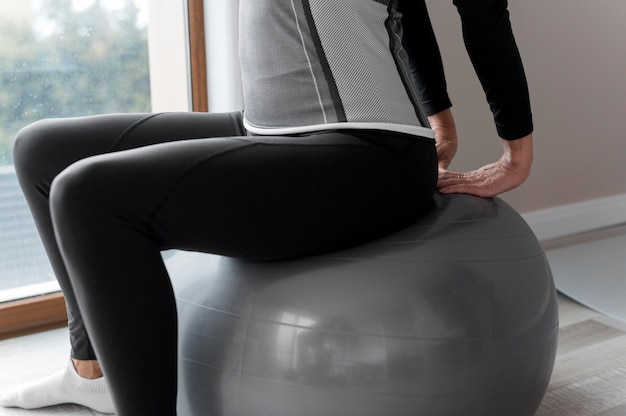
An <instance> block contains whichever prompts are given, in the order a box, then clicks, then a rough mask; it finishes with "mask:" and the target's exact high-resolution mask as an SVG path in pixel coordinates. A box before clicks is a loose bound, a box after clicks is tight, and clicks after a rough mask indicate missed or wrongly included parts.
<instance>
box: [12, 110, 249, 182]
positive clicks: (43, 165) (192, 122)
mask: <svg viewBox="0 0 626 416" xmlns="http://www.w3.org/2000/svg"><path fill="white" fill-rule="evenodd" d="M242 134H244V132H243V127H242V126H241V113H224V114H208V113H182V112H181V113H155V114H140V113H135V114H108V115H97V116H87V117H74V118H59V119H46V120H41V121H38V122H36V123H33V124H31V125H29V126H27V127H25V128H24V129H22V130H21V131H20V132H19V133H18V135H17V137H16V140H15V144H14V146H13V159H14V164H15V167H16V170H17V172H18V175H19V176H20V178H21V180H22V182H24V181H34V182H36V184H35V186H36V187H37V188H38V189H47V188H49V185H50V182H51V181H52V179H54V177H55V176H56V175H57V174H58V173H60V172H61V171H62V170H63V169H65V168H66V167H67V166H69V165H70V164H72V163H74V162H76V161H78V160H80V159H84V158H86V157H90V156H94V155H99V154H103V153H111V152H116V151H120V150H127V149H132V148H137V147H142V146H148V145H153V144H157V143H163V142H170V141H177V140H186V139H195V138H205V137H216V136H238V135H242Z"/></svg>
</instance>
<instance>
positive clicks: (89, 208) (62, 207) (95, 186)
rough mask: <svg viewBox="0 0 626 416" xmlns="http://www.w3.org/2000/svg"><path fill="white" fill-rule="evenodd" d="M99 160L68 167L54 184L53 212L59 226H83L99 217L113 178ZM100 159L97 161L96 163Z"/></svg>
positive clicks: (86, 161) (51, 196) (52, 191)
mask: <svg viewBox="0 0 626 416" xmlns="http://www.w3.org/2000/svg"><path fill="white" fill-rule="evenodd" d="M97 158H98V157H91V158H87V159H83V160H80V161H78V162H75V163H73V164H71V165H70V166H68V167H67V168H66V169H64V170H63V171H62V172H61V173H59V174H58V175H57V176H56V177H55V178H54V180H53V181H52V184H51V187H50V210H51V214H52V218H53V220H54V222H55V224H56V223H58V222H60V223H63V224H67V223H69V222H72V223H77V224H78V223H81V222H82V221H83V220H85V219H86V220H88V219H89V218H91V217H93V216H94V215H96V211H98V210H99V209H101V205H102V200H103V199H108V197H107V196H106V195H107V193H108V191H107V187H106V184H107V180H106V178H107V177H108V176H110V174H109V173H108V172H106V170H105V169H106V168H103V166H102V164H101V163H98V161H97ZM92 159H96V160H92Z"/></svg>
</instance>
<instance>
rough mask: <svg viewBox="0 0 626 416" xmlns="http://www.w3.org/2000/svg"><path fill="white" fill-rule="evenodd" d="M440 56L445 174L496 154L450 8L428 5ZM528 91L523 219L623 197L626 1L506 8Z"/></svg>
mask: <svg viewBox="0 0 626 416" xmlns="http://www.w3.org/2000/svg"><path fill="white" fill-rule="evenodd" d="M427 3H428V6H429V11H430V14H431V18H432V20H433V26H434V27H435V32H436V33H437V37H438V39H439V44H440V47H441V49H442V55H443V59H444V64H445V65H446V74H447V78H448V84H449V91H450V95H451V97H452V100H453V102H454V108H453V110H454V114H455V117H456V119H457V124H458V127H459V134H460V140H461V147H460V149H459V154H458V156H457V159H456V161H455V162H454V165H453V166H452V168H455V169H470V168H475V167H478V166H480V165H481V164H484V163H487V162H490V161H492V160H494V159H495V158H497V157H498V156H499V154H500V150H501V149H500V144H499V140H498V138H497V136H496V133H495V129H494V127H493V121H492V118H491V114H490V113H489V109H488V107H487V105H486V103H485V99H484V95H483V93H482V90H481V88H480V85H479V83H478V81H477V80H476V76H475V75H474V72H473V69H472V67H471V65H470V63H469V60H468V58H467V54H466V52H465V49H464V46H463V43H462V38H461V29H460V22H459V18H458V14H457V12H456V9H455V8H454V6H453V5H452V1H451V0H447V1H442V0H427ZM509 10H510V11H511V20H512V22H513V29H514V31H515V35H516V38H517V42H518V45H519V47H520V50H521V53H522V57H523V59H524V64H525V67H526V73H527V76H528V80H529V86H530V90H531V99H532V105H533V113H534V118H535V146H536V157H535V165H534V169H533V174H532V176H531V178H530V179H529V181H528V182H527V183H526V184H525V185H524V186H523V187H522V188H520V189H518V190H515V191H512V192H509V193H507V194H505V195H503V197H504V199H505V200H507V201H508V202H509V203H511V204H512V205H513V206H515V207H516V208H517V209H518V210H520V211H522V212H528V211H534V210H539V209H543V208H550V207H555V206H560V205H566V204H571V203H576V202H580V201H585V200H591V199H596V198H601V197H607V196H611V195H617V194H625V193H626V163H624V159H625V156H626V2H623V1H617V0H594V1H588V0H510V1H509Z"/></svg>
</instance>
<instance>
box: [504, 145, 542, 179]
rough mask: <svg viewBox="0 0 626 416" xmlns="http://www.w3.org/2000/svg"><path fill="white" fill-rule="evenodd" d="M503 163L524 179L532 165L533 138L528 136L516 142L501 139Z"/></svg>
mask: <svg viewBox="0 0 626 416" xmlns="http://www.w3.org/2000/svg"><path fill="white" fill-rule="evenodd" d="M502 145H503V147H504V154H503V156H502V158H503V161H504V162H505V163H507V164H508V165H509V166H510V167H511V168H513V169H514V170H515V171H516V172H518V174H519V175H521V176H523V177H524V179H526V178H527V177H528V176H529V175H530V169H531V166H532V163H533V156H534V154H533V136H532V134H529V135H527V136H524V137H522V138H520V139H517V140H504V139H502Z"/></svg>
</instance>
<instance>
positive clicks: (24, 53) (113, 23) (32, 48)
mask: <svg viewBox="0 0 626 416" xmlns="http://www.w3.org/2000/svg"><path fill="white" fill-rule="evenodd" d="M126 3H127V4H126V5H125V6H124V8H123V9H110V8H106V7H103V6H102V4H101V0H97V1H95V2H93V4H92V5H91V6H90V7H88V8H86V9H84V10H80V11H76V10H75V9H74V8H73V7H72V1H71V0H41V1H40V2H39V3H38V4H39V8H38V9H37V10H35V12H36V13H34V16H33V17H32V18H31V19H24V20H23V21H15V20H11V19H9V18H2V17H0V165H6V164H11V163H12V162H11V146H12V141H13V138H14V136H15V133H16V132H17V131H18V130H19V129H20V128H22V127H24V126H26V125H27V124H29V123H32V122H34V121H36V120H39V119H42V118H50V117H67V116H81V115H90V114H101V113H115V112H134V111H138V112H146V111H150V77H149V65H148V39H147V28H146V27H141V25H138V23H137V22H138V16H139V10H138V9H137V8H136V6H135V5H134V3H133V1H132V0H126Z"/></svg>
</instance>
